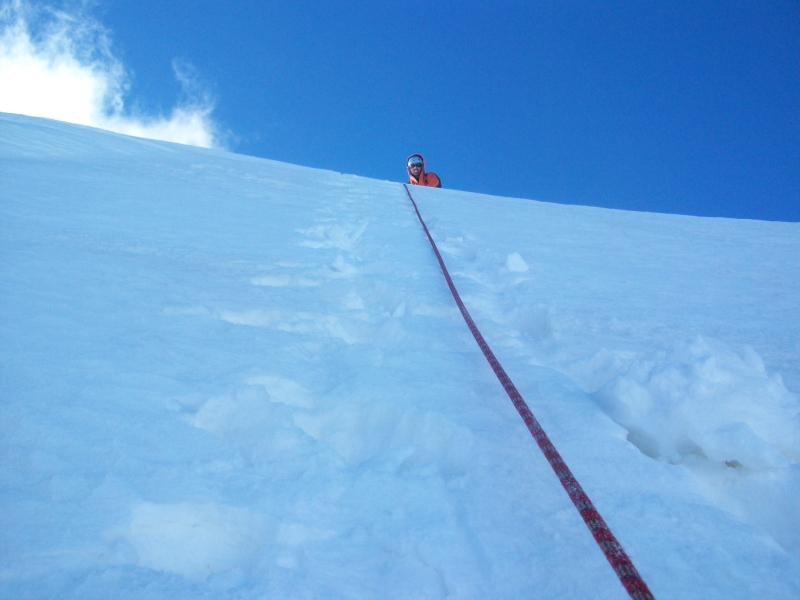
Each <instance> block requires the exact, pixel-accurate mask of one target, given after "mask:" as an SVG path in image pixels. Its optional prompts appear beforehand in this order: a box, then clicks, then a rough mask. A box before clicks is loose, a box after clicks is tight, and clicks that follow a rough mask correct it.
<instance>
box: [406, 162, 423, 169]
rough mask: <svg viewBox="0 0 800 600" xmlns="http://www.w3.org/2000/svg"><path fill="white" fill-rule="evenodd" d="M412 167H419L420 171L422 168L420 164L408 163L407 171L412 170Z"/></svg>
mask: <svg viewBox="0 0 800 600" xmlns="http://www.w3.org/2000/svg"><path fill="white" fill-rule="evenodd" d="M414 167H419V168H420V169H421V168H422V163H421V162H415V163H409V165H408V168H409V169H413V168H414Z"/></svg>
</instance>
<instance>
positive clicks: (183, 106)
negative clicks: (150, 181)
mask: <svg viewBox="0 0 800 600" xmlns="http://www.w3.org/2000/svg"><path fill="white" fill-rule="evenodd" d="M172 66H173V69H174V71H175V76H176V78H177V79H178V81H179V82H180V84H181V86H182V87H183V97H182V98H181V100H180V101H179V103H178V104H177V105H176V106H175V108H173V109H172V111H171V113H170V114H169V115H168V116H163V115H145V114H141V113H140V112H138V111H135V110H132V109H130V107H128V106H126V94H127V92H128V90H129V77H128V74H127V72H126V70H125V68H124V66H123V65H122V63H121V62H120V61H119V60H118V59H117V58H116V57H115V56H114V54H113V52H112V47H111V40H110V36H109V33H108V31H107V30H106V29H105V28H104V27H103V26H102V24H100V23H99V22H98V21H97V20H96V19H94V18H93V17H92V16H91V15H90V14H88V13H87V12H86V10H84V9H83V8H82V7H80V6H79V7H78V8H75V9H73V10H71V11H66V10H58V9H56V8H54V7H52V6H33V5H31V4H30V3H29V2H26V1H25V0H10V1H7V2H5V3H3V4H2V5H0V112H11V113H18V114H23V115H30V116H35V117H47V118H50V119H58V120H60V121H68V122H70V123H77V124H80V125H89V126H92V127H99V128H100V129H107V130H109V131H116V132H118V133H125V134H128V135H134V136H138V137H144V138H151V139H156V140H166V141H170V142H178V143H181V144H191V145H194V146H203V147H206V148H211V147H219V146H220V141H219V133H218V129H217V127H216V125H215V123H214V121H213V120H212V119H211V111H212V110H213V108H214V102H213V99H212V98H211V97H210V95H209V94H208V93H206V92H204V91H203V88H202V86H201V85H199V84H198V83H197V77H196V73H195V71H194V68H193V67H192V66H191V65H190V64H189V63H187V62H185V61H180V60H174V61H173V64H172Z"/></svg>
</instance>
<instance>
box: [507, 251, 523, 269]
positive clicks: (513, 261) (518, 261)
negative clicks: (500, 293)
mask: <svg viewBox="0 0 800 600" xmlns="http://www.w3.org/2000/svg"><path fill="white" fill-rule="evenodd" d="M506 269H508V270H509V271H511V272H512V273H526V272H527V271H528V263H526V262H525V261H524V260H523V259H522V257H521V256H520V255H519V254H518V253H517V252H512V253H511V254H509V255H508V259H507V260H506Z"/></svg>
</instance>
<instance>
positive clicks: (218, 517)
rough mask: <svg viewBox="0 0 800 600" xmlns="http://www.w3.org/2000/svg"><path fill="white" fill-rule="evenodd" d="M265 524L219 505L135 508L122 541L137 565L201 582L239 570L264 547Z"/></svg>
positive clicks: (142, 506) (150, 504) (256, 517)
mask: <svg viewBox="0 0 800 600" xmlns="http://www.w3.org/2000/svg"><path fill="white" fill-rule="evenodd" d="M265 525H266V523H265V519H264V518H263V517H260V516H257V515H254V514H253V513H251V512H250V511H249V510H246V509H243V508H237V507H234V506H225V505H221V504H204V505H195V504H189V503H186V502H184V503H181V504H152V503H149V502H144V503H142V504H139V505H138V506H135V507H134V508H133V511H132V513H131V523H130V527H129V530H128V532H127V533H126V535H125V537H126V538H127V539H128V541H129V542H130V543H131V544H132V545H133V547H134V548H135V549H136V552H137V554H138V555H139V564H140V566H143V567H149V568H151V569H156V570H159V571H168V572H170V573H177V574H178V575H183V576H184V577H187V578H189V579H194V580H203V579H205V578H206V577H208V576H209V575H213V574H214V573H219V572H221V571H225V570H228V569H232V568H235V567H237V566H240V565H241V563H242V562H244V561H246V560H247V559H248V557H250V556H252V555H253V554H254V553H255V551H256V550H258V548H259V547H261V546H262V545H263V536H264V534H265V532H266V527H265Z"/></svg>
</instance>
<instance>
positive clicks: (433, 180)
mask: <svg viewBox="0 0 800 600" xmlns="http://www.w3.org/2000/svg"><path fill="white" fill-rule="evenodd" d="M411 156H419V157H420V158H421V159H422V171H421V172H420V174H419V181H417V180H416V179H414V176H413V175H412V174H411V171H410V170H409V169H408V167H406V170H407V171H408V183H409V184H410V185H427V186H428V187H437V188H440V187H442V182H441V181H440V180H439V176H438V175H437V174H436V173H426V172H425V157H424V156H422V154H412V155H411ZM411 156H409V157H408V159H410V158H411ZM408 159H406V165H407V164H408Z"/></svg>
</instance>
